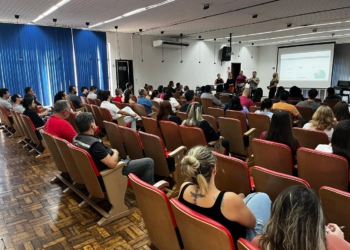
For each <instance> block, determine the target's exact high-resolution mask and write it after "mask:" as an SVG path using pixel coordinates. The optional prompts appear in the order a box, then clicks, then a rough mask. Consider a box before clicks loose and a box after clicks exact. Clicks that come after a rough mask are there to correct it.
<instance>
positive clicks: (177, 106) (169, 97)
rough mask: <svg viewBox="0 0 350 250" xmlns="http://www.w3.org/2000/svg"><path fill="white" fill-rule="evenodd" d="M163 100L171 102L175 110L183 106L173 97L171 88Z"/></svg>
mask: <svg viewBox="0 0 350 250" xmlns="http://www.w3.org/2000/svg"><path fill="white" fill-rule="evenodd" d="M163 100H164V101H169V102H170V104H171V108H172V109H173V111H174V112H175V111H176V110H178V109H180V108H181V105H180V104H179V102H178V101H177V100H176V99H175V98H174V97H173V92H171V90H169V89H168V90H167V91H166V93H165V95H164V98H163Z"/></svg>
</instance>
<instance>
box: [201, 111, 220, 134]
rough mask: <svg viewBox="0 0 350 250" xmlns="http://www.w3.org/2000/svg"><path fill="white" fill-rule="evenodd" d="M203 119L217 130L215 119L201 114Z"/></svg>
mask: <svg viewBox="0 0 350 250" xmlns="http://www.w3.org/2000/svg"><path fill="white" fill-rule="evenodd" d="M203 118H204V120H206V121H207V122H209V124H210V126H211V127H212V128H213V129H214V130H215V132H216V133H218V132H219V128H218V124H217V123H216V119H215V117H214V116H211V115H203Z"/></svg>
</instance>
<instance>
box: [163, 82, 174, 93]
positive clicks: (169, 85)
mask: <svg viewBox="0 0 350 250" xmlns="http://www.w3.org/2000/svg"><path fill="white" fill-rule="evenodd" d="M168 89H170V90H171V91H172V92H173V93H175V92H176V89H175V88H174V82H173V81H170V82H169V84H168ZM164 93H165V92H164Z"/></svg>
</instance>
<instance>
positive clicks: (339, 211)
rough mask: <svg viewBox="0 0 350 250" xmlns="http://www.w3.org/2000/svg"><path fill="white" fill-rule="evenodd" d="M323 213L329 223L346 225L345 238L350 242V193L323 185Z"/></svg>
mask: <svg viewBox="0 0 350 250" xmlns="http://www.w3.org/2000/svg"><path fill="white" fill-rule="evenodd" d="M318 193H319V195H320V199H321V202H322V208H323V214H324V216H325V218H326V224H327V223H335V224H337V225H339V226H344V228H343V229H342V231H343V232H344V238H345V240H346V241H348V242H350V216H349V211H350V193H349V192H344V191H341V190H338V189H335V188H331V187H325V186H324V187H321V188H320V190H319V192H318Z"/></svg>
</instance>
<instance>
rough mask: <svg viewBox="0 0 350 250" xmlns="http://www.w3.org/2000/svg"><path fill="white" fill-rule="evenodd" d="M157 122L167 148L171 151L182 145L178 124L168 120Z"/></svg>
mask: <svg viewBox="0 0 350 250" xmlns="http://www.w3.org/2000/svg"><path fill="white" fill-rule="evenodd" d="M158 124H159V127H160V130H161V132H162V135H163V138H164V142H165V145H166V148H167V150H171V151H173V150H175V149H177V148H178V147H180V146H182V145H183V143H182V140H181V135H180V132H179V125H177V124H176V123H174V122H170V121H159V122H158Z"/></svg>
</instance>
